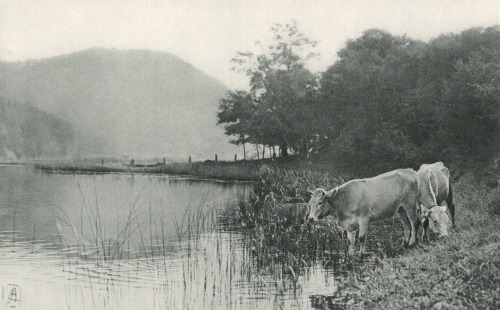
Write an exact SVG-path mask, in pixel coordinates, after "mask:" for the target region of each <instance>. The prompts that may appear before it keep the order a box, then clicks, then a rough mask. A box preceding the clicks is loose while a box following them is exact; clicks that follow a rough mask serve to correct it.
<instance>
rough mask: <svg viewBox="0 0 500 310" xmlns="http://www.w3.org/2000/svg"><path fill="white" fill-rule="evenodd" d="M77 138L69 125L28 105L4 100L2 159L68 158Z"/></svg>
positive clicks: (0, 106)
mask: <svg viewBox="0 0 500 310" xmlns="http://www.w3.org/2000/svg"><path fill="white" fill-rule="evenodd" d="M73 137H74V132H73V128H72V127H71V125H70V124H69V123H67V122H65V121H63V120H61V119H59V118H57V117H55V116H53V115H51V114H48V113H46V112H44V111H41V110H39V109H37V108H34V107H32V106H29V105H27V104H21V103H18V102H14V101H12V100H7V99H4V98H0V158H4V159H6V160H8V161H15V160H16V159H18V158H20V157H31V158H33V157H56V156H64V155H66V154H67V153H68V152H69V150H70V147H71V144H72V142H73Z"/></svg>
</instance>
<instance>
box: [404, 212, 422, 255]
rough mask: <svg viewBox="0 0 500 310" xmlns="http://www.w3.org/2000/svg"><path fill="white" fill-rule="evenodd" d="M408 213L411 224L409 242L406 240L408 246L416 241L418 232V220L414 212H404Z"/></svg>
mask: <svg viewBox="0 0 500 310" xmlns="http://www.w3.org/2000/svg"><path fill="white" fill-rule="evenodd" d="M406 214H407V215H408V219H409V220H410V224H411V235H410V242H408V246H409V247H411V246H414V245H415V243H417V232H418V227H419V226H420V220H419V218H418V216H417V214H416V212H414V210H413V212H412V211H410V212H406Z"/></svg>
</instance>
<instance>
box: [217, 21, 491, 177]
mask: <svg viewBox="0 0 500 310" xmlns="http://www.w3.org/2000/svg"><path fill="white" fill-rule="evenodd" d="M271 32H272V34H273V38H274V40H273V42H274V43H273V44H272V45H270V46H268V47H266V48H262V49H263V52H262V53H259V54H254V53H249V52H248V53H247V52H245V53H243V52H238V53H237V55H236V57H235V58H234V59H233V63H234V65H235V67H234V69H235V70H240V71H243V72H244V73H246V74H247V76H248V77H249V84H250V90H249V91H244V90H235V91H229V92H227V94H226V96H225V97H224V98H223V99H222V100H221V101H220V106H219V113H218V115H217V117H218V124H221V125H223V126H224V128H225V131H226V134H227V135H229V136H231V137H232V142H233V143H235V144H247V143H251V144H260V145H267V146H279V148H280V149H281V153H282V155H283V156H286V155H287V154H288V151H289V150H291V151H293V152H294V153H295V154H299V155H303V156H309V155H312V156H315V157H317V158H319V159H321V158H323V159H328V160H330V161H342V162H345V163H348V164H352V165H362V166H365V167H375V166H385V167H387V166H394V165H406V166H412V165H415V163H419V162H431V161H435V160H441V161H458V160H466V161H472V160H487V159H491V158H492V157H494V156H498V154H499V151H500V27H498V26H495V27H490V28H472V29H469V30H466V31H463V32H461V33H460V34H443V35H440V36H439V37H437V38H435V39H432V40H430V41H429V42H422V41H419V40H414V39H411V38H409V37H407V36H395V35H391V34H390V33H388V32H386V31H383V30H379V29H370V30H366V31H365V32H363V34H362V35H361V36H360V37H359V38H357V39H354V40H349V41H347V43H346V46H345V47H344V48H343V49H341V50H340V51H339V52H338V59H337V60H336V61H335V62H334V63H333V64H332V65H331V66H329V67H328V68H327V69H326V71H325V72H322V73H321V74H319V75H314V74H312V73H311V72H310V71H309V70H308V69H307V68H306V65H307V62H308V61H309V60H310V59H311V58H312V57H314V56H315V54H314V52H313V51H314V47H315V46H316V42H315V41H313V40H311V39H309V38H308V37H307V36H305V35H304V34H303V33H302V32H300V31H299V29H298V26H297V24H296V23H291V24H285V25H280V24H276V25H274V26H273V27H272V28H271ZM310 153H311V154H310Z"/></svg>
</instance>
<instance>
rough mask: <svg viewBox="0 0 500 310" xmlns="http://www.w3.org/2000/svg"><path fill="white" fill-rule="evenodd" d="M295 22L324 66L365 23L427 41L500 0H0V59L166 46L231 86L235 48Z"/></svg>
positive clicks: (495, 13) (494, 15)
mask: <svg viewBox="0 0 500 310" xmlns="http://www.w3.org/2000/svg"><path fill="white" fill-rule="evenodd" d="M291 20H296V21H297V23H298V26H299V28H300V30H301V31H302V32H303V33H304V34H305V35H307V36H308V37H309V38H311V39H313V40H317V41H319V44H318V46H317V48H316V52H318V53H319V54H320V56H319V57H318V58H317V59H315V60H314V61H313V62H311V63H310V64H309V69H310V70H312V71H313V72H321V71H324V70H326V68H327V67H328V66H329V65H331V64H333V63H334V62H335V60H336V54H337V51H339V50H340V49H341V48H342V47H344V46H345V43H346V41H347V40H348V39H356V38H357V37H359V36H360V35H361V34H362V32H363V31H364V30H367V29H370V28H379V29H383V30H386V31H389V32H390V33H391V34H393V35H405V34H406V35H407V36H408V37H410V38H413V39H420V40H424V41H428V40H429V39H431V38H435V37H437V36H439V35H440V34H442V33H450V32H454V33H459V32H461V31H463V30H465V29H468V28H471V27H476V26H481V27H489V26H493V25H495V24H500V0H430V1H428V0H422V1H420V0H410V1H407V0H369V1H364V0H363V1H357V0H289V1H285V0H267V1H266V0H262V1H261V0H255V1H254V0H210V1H209V0H182V1H181V0H155V1H148V0H138V1H136V0H121V1H117V0H101V1H97V0H64V1H63V0H0V60H1V61H22V60H26V59H42V58H47V57H52V56H57V55H62V54H69V53H72V52H76V51H80V50H84V49H88V48H93V47H104V48H116V49H151V50H155V51H164V52H169V53H172V54H174V55H176V56H178V57H180V58H181V59H183V60H185V61H187V62H189V63H191V64H193V65H194V66H195V67H197V68H198V69H200V70H202V71H204V72H205V73H207V74H208V75H210V76H212V77H214V78H216V79H218V80H219V81H221V82H222V83H224V84H225V85H226V86H228V87H229V88H231V89H237V88H238V89H242V88H246V87H247V85H248V80H247V78H246V77H245V76H244V75H242V74H241V73H237V72H234V71H231V66H232V65H231V63H230V61H231V59H232V58H233V57H234V56H235V55H236V52H237V51H258V50H256V47H255V41H261V42H263V43H264V44H265V43H270V40H271V34H270V31H269V30H270V27H271V26H272V24H273V23H287V22H290V21H291Z"/></svg>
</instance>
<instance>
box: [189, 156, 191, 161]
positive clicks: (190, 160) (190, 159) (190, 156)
mask: <svg viewBox="0 0 500 310" xmlns="http://www.w3.org/2000/svg"><path fill="white" fill-rule="evenodd" d="M189 163H191V155H190V156H189Z"/></svg>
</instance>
